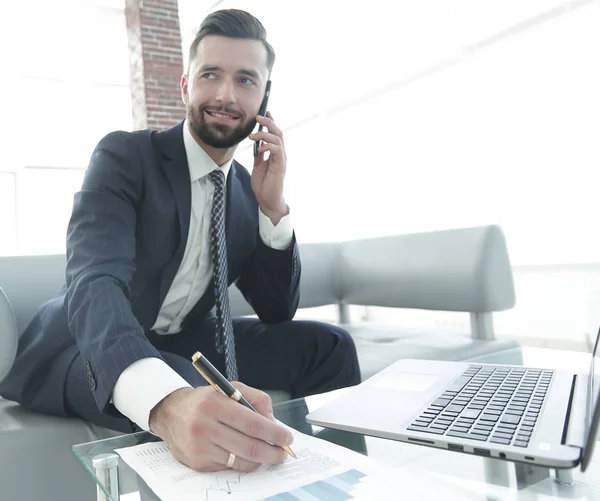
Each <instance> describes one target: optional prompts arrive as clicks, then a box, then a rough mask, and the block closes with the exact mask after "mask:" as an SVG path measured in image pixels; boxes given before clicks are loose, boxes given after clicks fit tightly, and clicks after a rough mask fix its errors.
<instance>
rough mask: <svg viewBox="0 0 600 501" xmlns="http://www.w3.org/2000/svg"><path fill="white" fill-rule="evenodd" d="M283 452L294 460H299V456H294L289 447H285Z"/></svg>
mask: <svg viewBox="0 0 600 501" xmlns="http://www.w3.org/2000/svg"><path fill="white" fill-rule="evenodd" d="M283 450H284V451H285V452H287V453H288V454H289V455H290V456H292V457H293V458H294V459H298V456H296V454H294V451H293V450H292V449H290V448H289V447H288V446H287V445H286V446H285V447H283Z"/></svg>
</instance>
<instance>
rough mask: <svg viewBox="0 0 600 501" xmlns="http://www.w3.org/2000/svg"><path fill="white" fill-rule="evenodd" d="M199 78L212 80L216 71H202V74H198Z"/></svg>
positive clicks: (215, 76)
mask: <svg viewBox="0 0 600 501" xmlns="http://www.w3.org/2000/svg"><path fill="white" fill-rule="evenodd" d="M200 78H206V79H207V80H212V79H214V78H217V75H216V73H203V74H202V75H200Z"/></svg>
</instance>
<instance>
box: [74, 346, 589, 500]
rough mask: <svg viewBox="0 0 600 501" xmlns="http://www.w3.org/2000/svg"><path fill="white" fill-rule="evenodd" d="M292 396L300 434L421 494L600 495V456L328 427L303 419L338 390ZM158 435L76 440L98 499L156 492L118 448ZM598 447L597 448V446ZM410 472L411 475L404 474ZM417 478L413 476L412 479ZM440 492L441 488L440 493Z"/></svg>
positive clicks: (571, 359) (535, 357)
mask: <svg viewBox="0 0 600 501" xmlns="http://www.w3.org/2000/svg"><path fill="white" fill-rule="evenodd" d="M523 352H524V353H523V358H524V363H525V364H527V365H529V366H537V367H541V368H577V367H582V363H584V362H585V361H586V360H588V358H587V357H589V355H586V354H584V353H574V352H565V351H558V350H556V351H555V350H546V349H530V348H524V349H523ZM343 391H345V390H339V391H338V392H331V393H328V394H323V395H315V396H313V397H308V398H306V399H304V398H303V399H297V400H291V401H288V402H283V403H280V404H277V405H275V406H274V414H275V417H276V418H277V419H279V420H280V421H282V422H284V423H286V424H287V425H288V426H290V427H292V428H294V429H296V430H298V431H301V432H303V433H307V434H312V435H315V436H317V437H319V438H322V439H325V440H328V441H330V442H333V443H336V444H339V445H341V446H343V447H347V448H350V449H352V450H355V451H357V452H360V453H362V454H367V455H368V456H369V457H372V458H373V459H375V460H377V461H379V462H381V463H384V464H387V465H389V466H392V467H397V468H400V469H401V471H402V472H403V475H404V476H405V477H406V478H408V479H414V481H415V482H421V483H423V499H429V497H427V493H428V492H429V493H430V494H431V499H436V497H439V490H440V489H441V490H442V492H443V491H444V489H449V488H451V486H453V485H455V486H457V489H458V488H460V489H462V492H468V494H469V495H468V499H473V500H475V499H481V500H490V499H498V500H502V499H510V500H513V499H519V500H521V499H523V500H536V501H538V500H546V499H571V500H572V499H577V500H598V501H600V456H599V455H598V454H596V456H598V460H596V459H595V458H592V461H591V464H590V466H589V467H588V469H587V471H586V472H585V474H584V473H582V472H581V471H580V470H579V469H578V468H575V469H573V470H562V471H561V472H560V474H559V475H557V473H556V472H555V471H550V470H548V469H546V468H540V467H536V466H533V465H529V464H528V465H525V464H516V463H511V462H507V461H502V460H499V459H493V458H484V457H480V456H473V455H470V454H462V453H456V452H450V451H445V450H440V449H433V448H430V447H425V446H420V445H415V444H408V443H404V442H397V441H393V440H385V439H380V438H375V437H367V436H364V435H360V434H356V433H349V432H342V431H337V430H331V429H324V428H320V427H316V426H311V425H309V424H307V423H306V420H305V417H306V415H307V414H308V413H309V412H311V411H312V410H314V409H316V408H318V407H319V406H320V405H323V404H324V403H325V402H326V401H329V400H331V399H333V398H336V396H338V394H339V393H340V392H343ZM157 440H159V439H158V438H157V437H155V436H154V435H152V434H150V433H147V432H140V433H134V434H130V435H122V436H118V437H114V438H108V439H105V440H98V441H95V442H89V443H85V444H79V445H75V446H73V451H74V453H75V454H76V456H77V457H78V459H79V460H80V461H81V463H82V464H83V466H84V467H85V469H86V470H87V471H88V473H89V474H90V475H91V476H92V478H93V479H94V481H95V482H96V484H97V486H98V487H97V497H98V499H99V500H109V501H118V500H120V501H134V500H143V501H145V500H152V501H157V500H158V498H157V497H156V495H154V493H153V492H152V491H151V490H150V489H149V488H148V487H147V485H146V484H145V482H144V481H143V480H142V479H141V478H140V477H138V475H137V474H136V473H135V471H134V470H132V469H131V468H129V466H128V465H127V464H126V463H125V462H124V461H123V460H122V459H121V458H120V457H119V456H118V455H117V454H115V453H114V450H115V449H119V448H122V447H128V446H132V445H137V444H141V443H144V442H148V441H157ZM596 450H598V447H597V448H596ZM407 473H408V475H407ZM409 481H412V480H409ZM436 493H437V494H436Z"/></svg>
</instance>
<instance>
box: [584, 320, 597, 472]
mask: <svg viewBox="0 0 600 501" xmlns="http://www.w3.org/2000/svg"><path fill="white" fill-rule="evenodd" d="M599 341H600V329H599V330H598V334H597V335H596V342H595V343H594V351H593V353H592V356H591V357H590V372H589V376H588V377H589V383H588V398H587V409H586V420H585V421H586V423H585V424H586V430H585V433H586V435H585V446H584V448H583V455H582V458H581V469H582V470H585V469H586V468H587V465H588V464H589V461H590V459H591V456H592V452H593V450H594V444H595V442H596V435H597V434H598V424H599V423H598V422H599V421H600V400H599V398H598V397H599V396H600V352H599V346H598V342H599Z"/></svg>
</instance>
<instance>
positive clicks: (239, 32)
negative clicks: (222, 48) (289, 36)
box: [188, 9, 275, 72]
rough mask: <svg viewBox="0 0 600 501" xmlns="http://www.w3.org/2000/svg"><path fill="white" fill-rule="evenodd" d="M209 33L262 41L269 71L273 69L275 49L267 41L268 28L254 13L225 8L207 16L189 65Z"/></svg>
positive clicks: (197, 35) (193, 43)
mask: <svg viewBox="0 0 600 501" xmlns="http://www.w3.org/2000/svg"><path fill="white" fill-rule="evenodd" d="M208 35H220V36H223V37H228V38H239V39H247V40H259V41H261V42H262V43H263V45H264V46H265V49H266V50H267V68H268V69H269V72H271V70H272V69H273V64H274V63H275V51H274V50H273V47H271V44H269V42H267V30H265V28H264V26H263V25H262V24H261V22H260V21H259V20H258V19H256V18H255V17H254V16H253V15H252V14H250V13H248V12H246V11H244V10H238V9H223V10H217V11H215V12H213V13H212V14H209V15H208V16H206V17H205V18H204V21H202V24H201V25H200V28H199V29H198V33H196V36H195V38H194V41H193V42H192V45H191V46H190V53H189V63H188V67H189V65H191V64H192V60H193V59H194V58H195V57H196V50H197V49H198V44H199V43H200V41H201V40H202V39H203V38H204V37H205V36H208Z"/></svg>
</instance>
